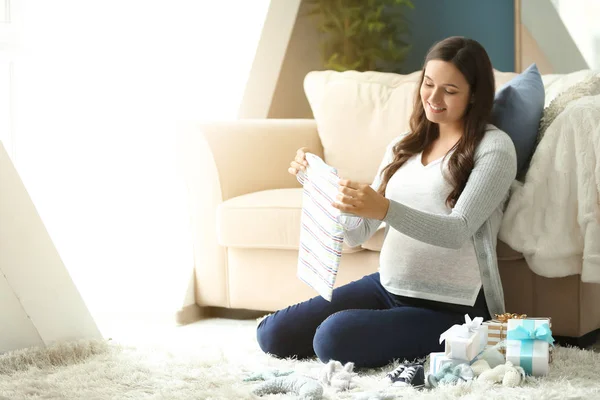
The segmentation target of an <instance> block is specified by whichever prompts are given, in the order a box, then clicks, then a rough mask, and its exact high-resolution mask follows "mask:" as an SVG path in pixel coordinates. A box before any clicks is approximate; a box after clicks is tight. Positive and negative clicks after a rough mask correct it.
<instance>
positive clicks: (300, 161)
mask: <svg viewBox="0 0 600 400" xmlns="http://www.w3.org/2000/svg"><path fill="white" fill-rule="evenodd" d="M306 153H308V148H307V147H301V148H299V149H298V151H297V152H296V157H295V158H294V160H293V161H292V162H291V163H290V167H289V168H288V172H289V173H290V174H292V175H296V174H297V173H298V171H300V170H302V171H306V166H307V165H308V162H307V161H306Z"/></svg>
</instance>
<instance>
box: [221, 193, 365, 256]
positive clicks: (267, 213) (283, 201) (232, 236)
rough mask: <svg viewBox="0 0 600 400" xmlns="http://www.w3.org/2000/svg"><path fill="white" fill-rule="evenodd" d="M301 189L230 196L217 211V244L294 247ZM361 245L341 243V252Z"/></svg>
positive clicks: (267, 247) (297, 227) (351, 251)
mask: <svg viewBox="0 0 600 400" xmlns="http://www.w3.org/2000/svg"><path fill="white" fill-rule="evenodd" d="M301 213H302V188H288V189H272V190H263V191H260V192H255V193H250V194H245V195H242V196H238V197H234V198H232V199H229V200H227V201H225V202H223V203H221V204H220V205H219V207H218V210H217V238H218V242H219V244H220V245H221V246H226V247H238V248H256V249H280V250H282V249H283V250H298V245H299V244H300V216H301ZM361 250H362V248H360V247H359V246H357V247H354V248H352V247H349V246H348V245H346V244H345V243H344V246H343V247H342V253H355V252H357V251H361Z"/></svg>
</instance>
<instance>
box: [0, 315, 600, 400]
mask: <svg viewBox="0 0 600 400" xmlns="http://www.w3.org/2000/svg"><path fill="white" fill-rule="evenodd" d="M210 338H211V336H210V335H208V336H205V337H188V338H187V339H188V340H180V341H178V342H179V343H170V344H169V345H161V346H157V345H148V344H145V345H138V346H131V345H125V344H117V343H114V342H113V341H79V342H71V343H62V344H56V345H53V346H51V347H49V348H46V349H35V348H32V349H26V350H20V351H15V352H11V353H6V354H3V355H0V399H3V400H4V399H65V400H71V399H86V400H100V399H102V400H104V399H136V400H137V399H178V400H182V399H256V398H257V397H256V396H254V395H252V393H251V391H252V389H253V388H255V387H256V386H257V385H258V384H259V383H257V382H252V383H251V382H244V381H243V379H244V378H245V377H247V376H248V375H249V374H252V373H255V372H260V371H266V370H280V371H290V370H294V371H298V372H301V373H304V374H308V375H311V376H314V377H318V374H319V372H320V371H321V369H322V367H323V364H321V363H320V362H318V361H314V360H313V361H303V362H299V361H294V360H277V359H274V358H271V357H269V356H267V355H265V354H262V353H261V352H260V350H259V349H258V346H257V344H256V341H255V340H254V335H253V329H249V328H248V327H247V326H243V327H236V325H234V324H232V325H231V326H229V327H228V336H227V337H226V338H224V340H226V342H227V344H226V345H223V344H222V343H215V340H213V339H210ZM392 367H393V366H390V367H388V368H383V369H379V370H371V371H369V372H367V373H361V374H360V375H359V376H358V377H357V378H356V383H357V384H358V385H359V388H358V389H356V390H353V391H351V392H348V391H346V392H338V393H336V392H334V391H333V390H332V389H331V388H329V389H328V388H326V390H325V399H359V398H360V399H364V400H367V399H368V398H369V397H367V396H365V395H364V394H365V393H377V392H379V393H384V394H386V396H383V397H381V398H385V399H392V398H398V399H411V400H412V399H457V398H464V399H480V398H485V399H557V400H558V399H561V400H562V399H600V353H597V352H593V351H584V350H578V349H574V348H560V347H559V348H557V349H556V351H555V353H554V362H553V364H552V365H551V369H550V374H549V375H548V376H547V377H545V378H530V379H529V380H528V382H527V383H526V384H525V386H522V387H519V388H513V389H509V388H503V387H501V386H486V385H484V384H482V383H480V382H477V381H474V382H471V383H470V384H464V385H460V386H447V387H441V388H437V389H432V390H428V389H426V390H423V391H417V390H414V389H412V388H411V389H397V388H394V389H392V388H390V387H389V386H388V385H387V384H386V383H385V380H384V379H383V377H384V376H385V373H386V372H387V371H389V370H390V369H391V368H392ZM265 398H266V399H269V400H272V399H296V398H297V397H296V396H294V395H271V396H267V397H265Z"/></svg>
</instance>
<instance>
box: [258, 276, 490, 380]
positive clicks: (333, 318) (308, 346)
mask: <svg viewBox="0 0 600 400" xmlns="http://www.w3.org/2000/svg"><path fill="white" fill-rule="evenodd" d="M465 314H469V316H470V317H471V318H474V317H484V320H487V319H489V313H488V311H487V306H486V304H485V298H484V296H483V291H481V292H480V293H479V296H478V297H477V301H476V303H475V305H474V306H473V307H468V306H460V305H455V304H448V303H440V302H435V301H428V300H421V299H413V298H408V297H402V296H396V295H394V294H391V293H389V292H388V291H387V290H385V288H384V287H383V286H382V285H381V282H380V280H379V273H375V274H372V275H368V276H365V277H363V278H362V279H360V280H358V281H354V282H351V283H349V284H347V285H344V286H342V287H339V288H337V289H335V290H334V292H333V299H332V301H331V302H328V301H327V300H325V299H323V298H322V297H320V296H318V297H314V298H312V299H310V300H307V301H305V302H303V303H299V304H296V305H293V306H290V307H287V308H285V309H283V310H280V311H277V312H276V313H274V314H272V315H269V316H268V317H267V318H265V319H264V320H262V321H261V323H260V324H259V326H258V329H257V339H258V344H259V345H260V348H261V349H262V350H263V351H264V352H265V353H269V354H271V355H274V356H276V357H280V358H287V357H297V358H298V359H301V358H308V357H314V356H315V354H316V355H317V356H318V357H319V359H320V360H321V361H322V362H324V363H327V362H329V360H336V361H340V362H342V363H346V362H353V363H354V365H355V366H356V367H368V368H374V367H382V366H385V365H387V364H389V363H390V362H392V361H393V360H414V359H418V358H422V357H424V356H426V355H427V354H429V353H431V352H435V351H443V348H444V345H443V344H440V343H439V336H440V334H441V333H442V332H444V331H445V330H446V329H448V328H450V327H451V326H452V325H454V324H461V323H463V322H464V320H465V318H464V315H465Z"/></svg>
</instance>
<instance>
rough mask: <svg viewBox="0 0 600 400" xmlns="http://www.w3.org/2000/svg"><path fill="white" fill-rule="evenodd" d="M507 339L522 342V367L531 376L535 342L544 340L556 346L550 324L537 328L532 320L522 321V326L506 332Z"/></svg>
mask: <svg viewBox="0 0 600 400" xmlns="http://www.w3.org/2000/svg"><path fill="white" fill-rule="evenodd" d="M506 339H507V340H519V341H521V354H520V355H519V357H520V358H521V361H520V365H521V367H522V368H523V369H524V370H525V372H526V373H527V374H529V375H532V374H533V342H534V341H535V340H542V341H544V342H548V344H550V345H551V346H554V338H553V337H552V331H551V330H550V326H548V323H543V324H542V325H539V326H538V327H537V328H536V327H535V321H534V320H531V319H524V320H522V325H519V326H517V327H516V328H514V329H512V330H510V331H508V332H506Z"/></svg>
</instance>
